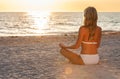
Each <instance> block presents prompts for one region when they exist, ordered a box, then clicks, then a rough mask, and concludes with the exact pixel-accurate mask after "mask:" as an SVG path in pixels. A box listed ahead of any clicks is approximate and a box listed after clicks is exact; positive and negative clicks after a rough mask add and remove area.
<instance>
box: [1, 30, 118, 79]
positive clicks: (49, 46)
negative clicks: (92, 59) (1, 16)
mask: <svg viewBox="0 0 120 79" xmlns="http://www.w3.org/2000/svg"><path fill="white" fill-rule="evenodd" d="M76 39H77V35H74V34H63V35H51V36H26V37H25V36H8V37H0V79H120V33H113V32H111V33H108V32H104V33H103V36H102V43H101V47H100V48H99V50H98V51H99V54H100V60H101V63H100V64H99V65H73V64H71V63H69V62H68V60H67V59H65V58H64V57H63V56H62V55H61V54H60V53H59V50H60V48H59V46H58V44H59V43H60V42H61V43H65V44H66V45H71V44H74V43H75V41H76ZM74 51H75V52H76V53H78V54H79V52H80V49H78V50H74Z"/></svg>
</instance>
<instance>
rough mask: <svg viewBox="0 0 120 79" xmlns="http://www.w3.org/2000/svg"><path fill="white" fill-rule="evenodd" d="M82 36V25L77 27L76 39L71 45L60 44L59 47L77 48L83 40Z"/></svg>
mask: <svg viewBox="0 0 120 79" xmlns="http://www.w3.org/2000/svg"><path fill="white" fill-rule="evenodd" d="M83 36H84V27H80V29H79V34H78V39H77V41H76V43H75V44H74V45H72V46H65V45H63V44H60V47H62V48H68V49H77V48H79V47H80V44H81V42H82V40H83Z"/></svg>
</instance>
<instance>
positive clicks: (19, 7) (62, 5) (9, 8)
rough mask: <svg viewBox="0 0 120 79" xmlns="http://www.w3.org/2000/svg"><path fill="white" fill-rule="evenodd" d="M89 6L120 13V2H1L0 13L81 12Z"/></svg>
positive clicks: (29, 0)
mask: <svg viewBox="0 0 120 79" xmlns="http://www.w3.org/2000/svg"><path fill="white" fill-rule="evenodd" d="M88 6H94V7H95V8H96V9H97V11H99V12H120V0H0V12H23V11H54V12H59V11H60V12H81V11H83V10H84V9H85V8H86V7H88Z"/></svg>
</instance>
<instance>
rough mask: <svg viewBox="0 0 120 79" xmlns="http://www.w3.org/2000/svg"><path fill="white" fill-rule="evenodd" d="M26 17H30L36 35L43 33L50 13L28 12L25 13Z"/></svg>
mask: <svg viewBox="0 0 120 79" xmlns="http://www.w3.org/2000/svg"><path fill="white" fill-rule="evenodd" d="M27 14H28V15H30V16H32V17H33V18H32V19H33V21H34V25H35V27H36V28H37V30H36V31H35V32H36V33H45V30H44V29H46V28H49V27H48V21H49V16H50V12H35V11H31V12H30V11H29V12H27Z"/></svg>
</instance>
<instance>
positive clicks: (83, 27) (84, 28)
mask: <svg viewBox="0 0 120 79" xmlns="http://www.w3.org/2000/svg"><path fill="white" fill-rule="evenodd" d="M86 29H87V28H86V27H85V26H81V27H80V29H79V30H81V31H85V30H86Z"/></svg>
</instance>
